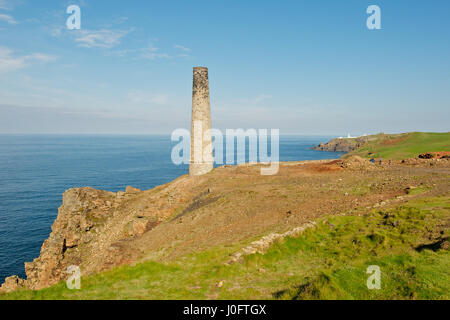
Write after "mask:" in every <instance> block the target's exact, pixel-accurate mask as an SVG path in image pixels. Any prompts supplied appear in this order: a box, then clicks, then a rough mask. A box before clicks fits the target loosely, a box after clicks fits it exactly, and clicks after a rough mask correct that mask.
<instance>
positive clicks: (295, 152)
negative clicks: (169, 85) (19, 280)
mask: <svg viewBox="0 0 450 320" xmlns="http://www.w3.org/2000/svg"><path fill="white" fill-rule="evenodd" d="M331 138H334V137H330V136H282V137H281V138H280V160H281V161H295V160H313V159H329V158H336V157H339V156H340V154H338V153H333V152H323V151H313V150H310V149H309V148H310V147H312V146H314V145H316V144H318V143H319V142H325V141H328V140H330V139H331ZM175 144H176V142H172V141H171V140H170V136H156V135H152V136H143V135H142V136H113V135H103V136H100V135H98V136H87V135H61V136H58V135H0V283H2V282H3V279H4V278H5V277H7V276H9V275H13V274H16V275H19V276H20V277H24V276H25V271H24V262H26V261H32V260H33V259H34V258H36V257H37V256H39V251H40V248H41V245H42V242H43V241H44V240H45V239H46V238H47V237H48V235H49V233H50V227H51V225H52V224H53V221H54V219H55V218H56V215H57V209H58V207H59V206H60V205H61V200H62V193H63V192H64V191H65V190H67V189H69V188H74V187H85V186H90V187H93V188H98V189H104V190H109V191H114V192H116V191H119V190H124V189H125V187H126V186H127V185H132V186H134V187H137V188H141V189H149V188H153V187H154V186H157V185H160V184H164V183H166V182H169V181H171V180H173V179H175V178H176V177H178V176H180V175H183V174H185V173H187V172H188V166H186V165H181V166H176V165H174V164H172V161H171V157H170V155H171V149H172V147H173V146H174V145H175Z"/></svg>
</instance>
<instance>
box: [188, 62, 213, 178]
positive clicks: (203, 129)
mask: <svg viewBox="0 0 450 320" xmlns="http://www.w3.org/2000/svg"><path fill="white" fill-rule="evenodd" d="M210 130H211V109H210V102H209V80H208V68H205V67H195V68H194V80H193V85H192V122H191V157H190V166H189V174H190V175H194V176H197V175H202V174H205V173H208V172H210V171H211V170H212V169H213V157H212V142H211V132H210Z"/></svg>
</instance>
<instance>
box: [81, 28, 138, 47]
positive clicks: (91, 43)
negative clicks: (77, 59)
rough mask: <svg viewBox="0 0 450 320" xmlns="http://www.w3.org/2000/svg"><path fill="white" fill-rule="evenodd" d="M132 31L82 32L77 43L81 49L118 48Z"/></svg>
mask: <svg viewBox="0 0 450 320" xmlns="http://www.w3.org/2000/svg"><path fill="white" fill-rule="evenodd" d="M131 31H132V30H108V29H101V30H80V31H78V32H77V36H76V37H75V41H76V42H77V43H78V45H79V46H80V47H85V48H94V47H98V48H107V49H109V48H112V47H115V46H118V45H119V44H120V41H121V39H122V38H123V37H125V36H126V35H127V34H128V33H130V32H131Z"/></svg>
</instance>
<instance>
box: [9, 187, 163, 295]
mask: <svg viewBox="0 0 450 320" xmlns="http://www.w3.org/2000/svg"><path fill="white" fill-rule="evenodd" d="M142 193H143V192H141V191H140V190H139V189H136V188H133V187H127V188H126V191H125V192H124V191H119V192H117V193H114V192H108V191H103V190H96V189H92V188H76V189H69V190H67V191H66V192H65V193H64V194H63V201H62V205H61V206H60V207H59V209H58V216H57V218H56V220H55V222H54V223H53V226H52V231H51V233H50V236H49V237H48V239H47V240H45V241H44V243H43V245H42V248H41V252H40V256H39V257H38V258H36V259H35V260H34V261H33V262H26V263H25V273H26V276H27V279H26V280H24V279H20V278H19V277H17V276H11V277H8V278H6V279H5V283H4V284H3V285H2V287H1V289H0V291H2V292H10V291H13V290H16V289H18V288H21V287H25V288H28V289H33V290H37V289H42V288H45V287H48V286H51V285H53V284H56V283H58V282H59V281H61V280H63V279H65V278H66V277H67V276H68V274H66V270H67V268H68V267H69V266H71V265H76V266H79V267H80V269H81V271H82V274H83V275H86V274H91V273H94V272H98V271H101V270H104V269H108V268H110V267H113V266H115V265H117V264H122V263H125V262H127V259H126V258H124V257H126V256H127V255H128V256H129V254H130V252H126V253H125V252H121V251H120V241H121V240H123V239H129V238H133V237H138V236H140V235H142V234H143V233H145V232H146V231H148V230H151V229H152V228H153V227H155V226H156V225H158V223H159V222H160V221H161V220H162V219H163V217H161V214H160V213H159V211H157V210H154V209H155V208H154V206H151V205H145V203H143V201H144V202H145V201H146V199H145V200H142V197H141V195H142ZM164 201H167V200H164ZM155 203H158V201H155ZM158 207H160V206H158ZM155 212H158V213H155ZM118 251H119V252H118ZM112 257H114V258H112Z"/></svg>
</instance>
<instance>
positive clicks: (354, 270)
mask: <svg viewBox="0 0 450 320" xmlns="http://www.w3.org/2000/svg"><path fill="white" fill-rule="evenodd" d="M449 220H450V200H449V199H448V197H440V198H428V199H421V200H420V199H418V200H414V202H410V203H408V204H406V205H403V206H401V207H397V208H391V209H383V210H374V211H371V212H369V213H367V214H365V215H361V216H358V215H344V216H333V217H327V218H323V219H321V220H319V221H318V224H317V226H316V227H315V228H314V229H308V230H306V231H305V232H304V233H303V234H302V235H300V236H299V237H295V238H287V239H285V240H283V241H280V242H277V243H275V244H273V245H272V246H271V247H270V249H269V250H268V251H267V253H266V254H253V255H250V256H247V257H246V258H245V260H244V261H243V262H242V263H235V264H232V265H226V264H224V262H225V261H228V259H229V255H230V254H231V253H233V252H235V251H236V250H238V247H239V245H238V244H236V245H235V246H231V247H221V248H212V249H211V250H209V251H205V252H200V253H196V254H192V255H189V256H186V257H184V258H181V259H179V260H177V261H175V262H172V263H168V264H161V263H156V262H152V261H148V262H144V263H140V264H138V265H135V266H123V267H120V268H116V269H114V270H111V271H107V272H103V273H101V274H97V275H93V276H88V277H83V278H82V282H81V286H82V288H81V290H69V289H67V288H66V286H65V283H60V284H58V285H56V286H53V287H50V288H47V289H44V290H40V291H29V290H20V291H16V292H13V293H10V294H7V295H0V299H449V298H450V275H449V273H448V270H449V269H450V253H449V251H448V249H447V250H445V249H440V248H439V246H438V245H431V246H426V245H429V244H433V243H437V242H439V241H441V242H442V241H444V240H443V239H445V238H446V237H448V232H449V230H448V221H449ZM241 245H242V244H241ZM424 245H425V246H424ZM419 248H423V250H422V249H419ZM369 265H378V266H379V267H380V268H381V289H380V290H368V289H367V287H366V280H367V277H368V276H369V275H367V274H366V269H367V267H368V266H369ZM221 281H223V285H222V286H218V283H219V282H221Z"/></svg>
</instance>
